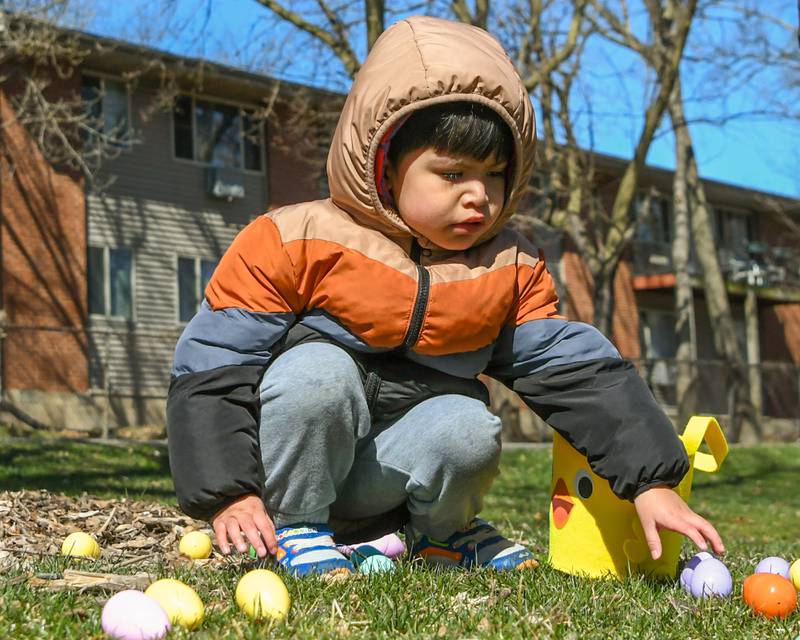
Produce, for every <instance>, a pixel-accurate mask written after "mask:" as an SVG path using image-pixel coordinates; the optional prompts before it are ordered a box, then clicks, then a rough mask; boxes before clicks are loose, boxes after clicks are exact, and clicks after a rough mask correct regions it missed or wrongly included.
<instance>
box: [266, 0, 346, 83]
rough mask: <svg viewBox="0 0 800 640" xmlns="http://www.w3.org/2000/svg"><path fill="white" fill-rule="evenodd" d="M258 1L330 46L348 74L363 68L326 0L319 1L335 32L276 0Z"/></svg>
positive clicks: (342, 25) (344, 30)
mask: <svg viewBox="0 0 800 640" xmlns="http://www.w3.org/2000/svg"><path fill="white" fill-rule="evenodd" d="M256 2H258V3H259V4H261V5H263V6H264V7H266V8H267V9H269V10H270V11H272V12H273V13H274V14H275V15H277V16H278V17H280V18H283V19H284V20H286V21H287V22H289V23H291V24H293V25H294V26H295V27H297V28H298V29H300V30H301V31H305V32H306V33H307V34H308V35H310V36H312V37H313V38H316V39H317V40H319V41H320V42H322V43H323V44H325V45H327V46H328V47H330V49H331V50H332V51H333V52H334V53H335V54H336V56H337V57H338V58H339V60H341V62H342V64H343V65H344V68H345V70H346V71H347V74H348V75H349V76H350V77H351V78H354V77H355V75H356V73H358V70H359V69H360V68H361V63H360V62H359V61H358V57H357V56H356V54H355V52H354V51H353V49H352V48H351V47H350V44H349V42H348V40H347V34H346V29H345V27H344V24H342V22H341V21H340V20H339V19H338V17H337V16H336V14H335V13H334V12H333V11H332V10H331V9H330V7H328V6H327V4H325V2H324V0H317V3H318V4H319V6H320V8H321V9H322V11H323V13H325V17H326V18H328V21H329V22H330V23H331V28H332V29H333V32H331V31H326V30H325V29H323V28H322V27H319V26H317V25H315V24H313V23H312V22H309V21H308V20H306V19H305V18H303V17H302V16H301V15H300V14H299V13H295V12H294V11H291V10H289V9H287V8H286V7H284V6H283V5H282V4H280V3H279V2H277V1H276V0H256Z"/></svg>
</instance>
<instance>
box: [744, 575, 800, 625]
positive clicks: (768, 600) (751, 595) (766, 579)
mask: <svg viewBox="0 0 800 640" xmlns="http://www.w3.org/2000/svg"><path fill="white" fill-rule="evenodd" d="M742 595H743V597H744V601H745V602H746V603H747V606H749V607H750V608H751V609H752V610H753V613H758V614H761V615H763V616H766V617H767V618H785V617H786V616H788V615H789V614H791V613H792V611H794V610H795V609H796V608H797V591H796V590H795V588H794V585H792V583H791V582H789V581H788V580H787V579H786V578H784V577H782V576H779V575H777V574H774V573H755V574H753V575H751V576H749V577H748V578H747V579H746V580H745V581H744V586H743V590H742Z"/></svg>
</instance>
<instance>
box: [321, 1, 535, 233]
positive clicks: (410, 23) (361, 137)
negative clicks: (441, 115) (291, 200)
mask: <svg viewBox="0 0 800 640" xmlns="http://www.w3.org/2000/svg"><path fill="white" fill-rule="evenodd" d="M460 100H471V101H474V102H480V103H482V104H485V105H488V106H489V107H491V108H493V109H494V110H495V111H497V113H499V114H500V116H501V117H502V118H503V120H504V121H505V122H506V123H507V124H508V126H509V127H510V128H511V131H512V132H513V134H514V144H515V154H514V156H515V158H514V160H515V167H514V171H513V177H512V178H511V185H510V190H509V197H508V198H507V199H506V203H505V207H504V208H503V211H502V214H501V215H500V216H498V218H497V220H496V222H495V223H494V225H493V226H492V227H490V228H489V229H487V230H486V233H485V234H484V235H483V236H481V238H480V239H479V240H478V242H483V241H484V240H487V239H488V238H491V237H492V236H494V235H496V234H497V232H498V231H499V230H500V229H501V228H502V226H503V225H504V224H505V223H506V221H507V220H508V218H509V217H510V216H511V214H512V213H513V212H514V208H515V206H516V204H517V201H518V200H519V198H520V196H521V194H522V193H523V188H524V186H525V184H526V183H527V181H528V179H529V177H530V173H531V171H532V169H533V152H534V146H535V137H536V126H535V122H534V115H533V107H532V106H531V101H530V98H529V97H528V93H527V92H526V91H525V87H524V86H523V84H522V81H521V80H520V77H519V75H518V74H517V71H516V69H515V68H514V65H513V63H512V62H511V60H510V59H509V58H508V56H507V55H506V53H505V52H504V51H503V49H502V47H501V46H500V44H499V43H498V42H497V41H496V40H495V39H494V38H493V37H492V36H490V35H489V34H488V33H487V32H486V31H484V30H482V29H479V28H477V27H473V26H470V25H466V24H463V23H460V22H451V21H448V20H441V19H439V18H429V17H422V16H418V17H414V18H408V19H407V20H402V21H401V22H398V23H396V24H394V25H393V26H391V27H390V28H388V29H387V30H386V31H384V32H383V34H382V35H381V37H380V38H378V40H377V42H376V43H375V46H374V47H373V49H372V51H371V52H370V54H369V56H368V57H367V59H366V61H365V62H364V66H363V67H361V70H360V71H359V72H358V76H357V77H356V79H355V81H354V82H353V86H352V88H351V89H350V93H349V94H348V96H347V100H346V102H345V105H344V108H343V109H342V114H341V116H340V117H339V123H338V124H337V125H336V133H335V134H334V136H333V141H332V143H331V149H330V152H329V154H328V183H329V186H330V192H331V198H332V199H333V201H334V202H335V203H336V204H337V205H338V206H340V207H342V208H343V209H345V210H346V211H348V212H349V213H350V214H351V215H353V216H354V217H355V218H356V219H357V220H358V221H359V222H360V223H361V224H364V225H366V226H368V227H371V228H373V229H378V230H380V231H382V232H383V233H385V234H387V235H389V236H392V237H395V238H403V237H406V238H407V237H409V236H412V235H413V236H418V234H417V233H416V232H414V231H412V230H411V229H410V228H409V227H408V225H406V224H405V222H403V220H402V219H401V218H400V217H399V216H398V215H397V214H396V213H395V212H393V211H389V210H387V209H386V208H384V206H383V204H382V203H381V201H380V198H379V196H378V191H377V188H376V185H375V177H374V175H375V167H374V162H375V154H376V152H377V150H378V147H379V145H380V142H381V140H382V139H383V136H384V134H385V133H386V132H387V131H388V130H389V128H390V127H392V126H393V125H394V123H396V122H398V121H399V120H400V119H401V118H403V117H405V116H406V115H408V114H410V113H411V112H412V111H415V110H417V109H421V108H423V107H428V106H431V105H433V104H436V103H440V102H455V101H460ZM418 239H419V242H420V244H421V245H422V246H423V247H427V246H430V245H431V243H430V241H429V240H427V238H418Z"/></svg>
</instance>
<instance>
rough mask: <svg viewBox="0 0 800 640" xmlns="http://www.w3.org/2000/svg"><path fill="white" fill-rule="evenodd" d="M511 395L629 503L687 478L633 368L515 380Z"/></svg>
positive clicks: (678, 449)
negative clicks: (542, 421) (650, 490)
mask: <svg viewBox="0 0 800 640" xmlns="http://www.w3.org/2000/svg"><path fill="white" fill-rule="evenodd" d="M511 388H512V389H513V390H514V391H516V392H517V393H518V394H519V395H520V397H521V398H522V399H523V400H524V401H525V403H526V404H527V405H528V406H529V407H530V408H531V409H533V411H535V412H536V413H537V414H538V415H539V416H540V417H541V418H542V419H543V420H545V421H546V422H548V423H549V424H550V425H551V426H552V427H553V428H555V429H556V430H557V431H558V432H559V433H560V434H561V435H562V436H564V438H566V440H567V441H568V442H569V443H570V444H571V445H572V446H573V447H575V449H577V450H578V451H580V452H581V453H582V454H583V455H586V456H587V459H588V461H589V464H590V466H591V467H592V469H593V470H594V472H595V473H597V474H598V475H599V476H601V477H603V478H606V479H607V480H608V481H609V483H610V485H611V489H612V491H613V492H614V493H615V494H616V495H617V496H619V497H620V498H623V499H628V500H632V499H633V498H635V497H636V496H637V495H639V494H640V493H641V492H642V491H644V490H646V489H648V488H650V487H652V486H654V485H659V484H666V485H669V486H671V487H674V486H677V485H678V483H680V481H681V479H682V478H683V476H685V475H686V472H687V471H688V470H689V460H688V457H687V455H686V451H685V449H684V447H683V445H682V443H681V441H680V439H679V438H678V437H677V434H676V433H675V429H674V427H673V426H672V423H671V422H670V420H669V418H668V417H667V416H666V415H665V413H664V411H663V410H662V409H661V407H660V406H659V405H658V403H657V402H656V401H655V399H654V398H653V395H652V393H651V392H650V390H649V389H648V388H647V385H646V384H645V382H644V380H642V378H641V377H640V376H639V374H638V373H637V371H636V369H635V368H634V367H633V365H632V364H631V363H630V362H629V361H627V360H622V359H603V360H595V361H590V362H579V363H576V364H574V365H562V366H558V367H552V368H549V369H546V370H544V371H542V372H540V373H535V374H532V375H529V376H525V377H522V378H518V379H517V380H514V381H513V383H512V385H511Z"/></svg>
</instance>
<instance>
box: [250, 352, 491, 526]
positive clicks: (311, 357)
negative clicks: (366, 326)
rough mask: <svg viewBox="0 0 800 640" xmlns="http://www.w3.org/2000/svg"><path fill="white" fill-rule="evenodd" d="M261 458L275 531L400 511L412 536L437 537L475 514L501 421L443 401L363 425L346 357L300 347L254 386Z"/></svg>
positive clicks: (482, 410)
mask: <svg viewBox="0 0 800 640" xmlns="http://www.w3.org/2000/svg"><path fill="white" fill-rule="evenodd" d="M260 395H261V427H260V434H259V436H260V444H261V455H262V458H263V462H264V471H265V474H266V487H265V497H266V506H267V511H268V512H269V514H270V516H271V517H272V519H273V521H274V522H275V526H276V528H277V527H283V526H286V525H289V524H295V523H299V522H313V523H325V522H328V521H329V519H330V518H335V519H337V520H340V519H341V520H360V519H364V518H370V517H373V516H379V515H381V514H384V513H386V512H388V511H390V510H392V509H394V508H396V507H398V506H401V505H403V504H404V503H405V504H406V506H407V508H408V511H409V514H410V524H411V525H412V526H413V527H414V529H415V530H416V531H417V532H419V533H426V534H428V535H430V536H432V537H434V538H438V539H444V538H447V537H448V536H450V535H451V534H452V533H453V532H455V531H456V530H458V529H460V528H461V527H463V526H464V525H466V524H467V523H468V522H469V521H470V520H471V519H472V518H473V517H474V516H475V514H476V513H478V511H479V510H480V509H481V506H482V503H483V497H484V495H485V494H486V492H487V491H488V490H489V487H490V486H491V483H492V481H493V479H494V477H495V476H496V475H497V472H498V463H499V459H500V420H499V419H498V418H497V417H496V416H494V415H493V414H491V413H490V412H489V411H488V410H487V408H486V406H485V405H484V404H483V403H482V402H480V401H479V400H475V399H473V398H469V397H467V396H461V395H442V396H437V397H435V398H431V399H429V400H426V401H424V402H421V403H419V404H418V405H416V406H414V407H413V408H412V409H410V410H409V411H408V412H407V413H406V414H405V415H403V416H402V417H401V418H400V419H398V420H396V421H395V422H393V423H388V424H387V423H384V422H381V421H380V417H379V416H378V417H377V418H375V419H371V418H370V415H369V409H368V407H367V399H366V397H365V394H364V388H363V385H362V382H361V377H360V376H359V372H358V369H357V367H356V364H355V362H354V361H353V359H352V358H351V357H350V356H349V355H348V354H347V352H346V351H344V350H343V349H340V348H339V347H337V346H335V345H331V344H325V343H308V344H301V345H298V346H296V347H294V348H292V349H289V350H288V351H287V352H285V353H283V354H281V355H280V356H279V357H278V358H276V360H275V362H274V363H272V365H271V366H270V367H269V368H268V369H267V372H266V373H265V375H264V378H263V380H262V382H261V388H260Z"/></svg>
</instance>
